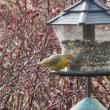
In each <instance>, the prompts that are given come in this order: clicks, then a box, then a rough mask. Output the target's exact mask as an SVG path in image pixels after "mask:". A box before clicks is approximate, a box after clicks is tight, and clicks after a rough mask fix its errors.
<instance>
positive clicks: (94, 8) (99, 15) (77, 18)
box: [48, 0, 110, 25]
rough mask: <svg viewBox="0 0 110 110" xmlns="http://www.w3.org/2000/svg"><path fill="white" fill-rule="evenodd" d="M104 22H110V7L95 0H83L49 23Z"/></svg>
mask: <svg viewBox="0 0 110 110" xmlns="http://www.w3.org/2000/svg"><path fill="white" fill-rule="evenodd" d="M82 23H83V24H104V23H110V8H109V7H107V6H105V5H103V4H102V3H100V2H99V1H97V0H96V1H95V0H83V1H82V2H78V3H77V4H75V5H73V6H71V7H70V8H68V9H65V10H64V12H63V14H60V15H59V16H57V17H55V18H53V19H51V20H50V21H48V24H52V25H54V24H75V25H76V24H82Z"/></svg>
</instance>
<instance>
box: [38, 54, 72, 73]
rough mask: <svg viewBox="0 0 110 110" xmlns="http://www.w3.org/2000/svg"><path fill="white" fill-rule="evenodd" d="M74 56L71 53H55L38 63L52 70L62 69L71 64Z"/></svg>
mask: <svg viewBox="0 0 110 110" xmlns="http://www.w3.org/2000/svg"><path fill="white" fill-rule="evenodd" d="M73 58H74V55H73V54H69V53H64V54H54V55H51V56H49V57H47V58H45V59H43V60H42V61H41V62H38V63H37V64H36V65H37V66H43V67H47V68H48V69H49V70H50V71H60V70H63V69H64V68H65V67H67V66H69V65H70V63H71V60H72V59H73Z"/></svg>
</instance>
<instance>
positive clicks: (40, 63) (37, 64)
mask: <svg viewBox="0 0 110 110" xmlns="http://www.w3.org/2000/svg"><path fill="white" fill-rule="evenodd" d="M32 66H33V67H35V66H42V62H38V63H36V64H32Z"/></svg>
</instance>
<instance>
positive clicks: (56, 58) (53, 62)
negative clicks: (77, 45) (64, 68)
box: [45, 55, 61, 66]
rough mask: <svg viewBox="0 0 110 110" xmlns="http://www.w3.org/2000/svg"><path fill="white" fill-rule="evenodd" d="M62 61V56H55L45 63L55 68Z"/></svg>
mask: <svg viewBox="0 0 110 110" xmlns="http://www.w3.org/2000/svg"><path fill="white" fill-rule="evenodd" d="M60 60H61V56H60V55H55V56H51V57H49V58H47V59H46V62H45V63H46V65H49V66H55V65H57V64H58V63H59V61H60Z"/></svg>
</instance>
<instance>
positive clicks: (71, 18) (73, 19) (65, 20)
mask: <svg viewBox="0 0 110 110" xmlns="http://www.w3.org/2000/svg"><path fill="white" fill-rule="evenodd" d="M79 16H80V13H68V15H63V16H62V17H60V18H59V19H56V20H55V21H54V22H52V23H51V24H77V23H78V20H79Z"/></svg>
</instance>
